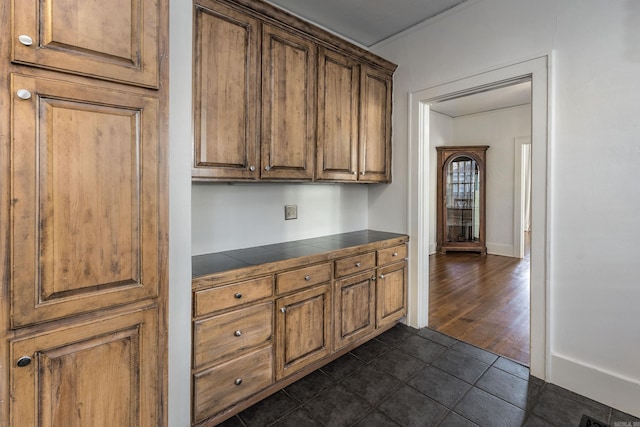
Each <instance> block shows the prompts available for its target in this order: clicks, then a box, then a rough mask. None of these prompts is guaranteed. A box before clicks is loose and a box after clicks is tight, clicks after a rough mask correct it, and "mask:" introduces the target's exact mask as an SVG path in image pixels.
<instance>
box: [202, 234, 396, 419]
mask: <svg viewBox="0 0 640 427" xmlns="http://www.w3.org/2000/svg"><path fill="white" fill-rule="evenodd" d="M407 241H408V237H407V236H402V237H397V238H394V239H389V240H382V241H378V242H375V243H370V244H364V245H361V246H353V247H349V248H346V249H338V250H333V251H328V252H326V253H321V254H317V255H310V256H303V257H300V258H293V259H288V260H283V261H277V262H273V263H266V264H262V265H256V266H252V267H246V268H242V269H236V270H230V271H228V272H224V271H223V272H220V273H216V274H212V275H205V276H202V277H199V278H195V279H194V280H193V283H192V287H193V298H194V304H193V307H194V315H193V334H194V335H193V336H194V340H193V346H194V347H193V350H192V351H193V360H192V389H193V393H194V395H193V397H192V402H193V414H194V415H193V419H192V422H193V424H194V425H195V426H199V427H200V426H202V427H204V426H209V425H214V424H217V423H220V422H222V421H224V420H226V419H228V418H230V417H232V416H233V415H234V414H237V413H238V412H240V411H242V410H243V409H246V408H247V407H249V406H251V405H252V404H255V403H257V402H258V401H260V400H261V399H263V398H265V397H267V396H269V395H271V394H273V393H274V392H276V391H277V390H280V389H282V388H284V387H286V386H287V385H289V384H291V383H293V382H294V381H296V380H298V379H300V378H302V377H303V376H305V375H307V374H309V373H310V372H312V371H313V370H315V369H318V368H320V367H322V366H323V365H325V364H327V363H329V362H331V361H332V360H335V359H337V358H338V357H340V356H342V355H343V354H345V353H346V352H348V351H350V350H351V349H353V348H355V347H357V346H358V345H361V344H363V343H365V342H366V341H368V340H370V339H371V338H373V337H375V336H377V335H379V334H381V333H383V332H384V331H386V330H388V329H389V328H392V327H393V326H394V325H395V324H396V323H397V322H398V321H400V320H401V319H402V318H403V317H404V316H405V315H406V310H407V258H406V256H407V244H406V242H407ZM256 290H258V291H256ZM266 307H272V308H271V310H272V315H273V320H272V321H273V337H271V335H270V333H269V327H270V326H271V319H270V318H269V316H268V313H267V312H265V311H264V309H265V308H266ZM234 331H235V333H234ZM234 336H235V337H234ZM245 339H246V340H245ZM218 347H220V348H218ZM268 355H273V357H272V358H271V357H270V356H268ZM252 363H254V364H255V366H254V365H252ZM271 363H272V365H271ZM252 367H255V369H252ZM268 369H272V370H271V371H269V372H271V373H272V375H273V382H270V381H269V379H270V378H271V377H270V376H269V372H267V371H268ZM245 377H246V378H245ZM234 379H235V380H237V379H240V380H241V381H236V382H235V383H234ZM245 380H246V381H245ZM242 385H245V386H246V387H243V386H242ZM221 402H223V403H221Z"/></svg>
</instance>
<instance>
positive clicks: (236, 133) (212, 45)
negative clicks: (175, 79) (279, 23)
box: [192, 0, 260, 180]
mask: <svg viewBox="0 0 640 427" xmlns="http://www.w3.org/2000/svg"><path fill="white" fill-rule="evenodd" d="M194 32H195V37H194V46H195V53H194V94H193V99H194V114H195V141H194V163H193V168H192V176H193V178H194V179H223V180H224V179H227V180H243V179H245V180H246V179H256V178H258V177H259V176H260V170H259V168H260V161H259V154H260V152H259V141H258V126H259V124H258V123H259V122H258V120H259V119H258V117H259V115H258V114H259V102H258V101H259V98H258V96H259V92H258V88H259V82H260V80H259V79H260V75H259V72H258V67H259V58H260V51H259V47H260V44H259V42H260V39H259V37H260V32H259V21H258V20H257V19H255V18H253V17H252V16H250V15H248V14H246V13H241V12H239V11H237V10H236V9H233V8H231V7H227V6H224V5H222V4H220V3H216V2H214V1H207V0H202V1H199V2H198V4H196V5H195V23H194Z"/></svg>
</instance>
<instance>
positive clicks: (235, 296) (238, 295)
mask: <svg viewBox="0 0 640 427" xmlns="http://www.w3.org/2000/svg"><path fill="white" fill-rule="evenodd" d="M234 298H235V299H240V298H242V294H241V293H240V292H238V293H237V294H235V295H234Z"/></svg>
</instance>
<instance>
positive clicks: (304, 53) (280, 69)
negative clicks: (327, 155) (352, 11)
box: [261, 24, 316, 180]
mask: <svg viewBox="0 0 640 427" xmlns="http://www.w3.org/2000/svg"><path fill="white" fill-rule="evenodd" d="M262 34H263V36H262V37H263V42H262V131H261V136H262V138H261V147H262V156H261V160H262V170H261V176H262V178H265V179H278V178H280V179H301V180H310V179H312V178H313V163H314V161H315V150H314V144H315V117H314V112H315V109H314V104H315V95H316V94H315V81H316V45H315V44H314V43H312V42H311V41H310V40H308V39H306V38H303V37H300V36H298V35H296V34H294V33H291V32H289V31H284V30H282V29H280V28H277V27H274V26H271V25H266V24H265V25H264V27H263V30H262Z"/></svg>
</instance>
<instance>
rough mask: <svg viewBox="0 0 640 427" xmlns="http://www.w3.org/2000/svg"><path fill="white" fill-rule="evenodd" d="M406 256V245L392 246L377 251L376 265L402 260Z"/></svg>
mask: <svg viewBox="0 0 640 427" xmlns="http://www.w3.org/2000/svg"><path fill="white" fill-rule="evenodd" d="M406 257H407V245H399V246H394V247H392V248H387V249H380V250H379V251H378V265H385V264H390V263H392V262H397V261H402V260H404V259H405V258H406Z"/></svg>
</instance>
